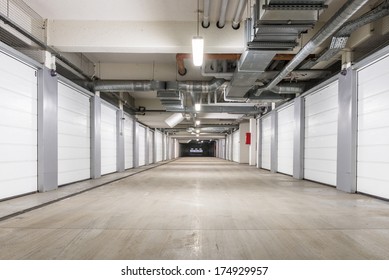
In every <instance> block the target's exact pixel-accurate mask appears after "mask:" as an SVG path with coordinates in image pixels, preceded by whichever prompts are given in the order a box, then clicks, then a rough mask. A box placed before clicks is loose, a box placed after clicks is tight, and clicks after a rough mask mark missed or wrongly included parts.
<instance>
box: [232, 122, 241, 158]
mask: <svg viewBox="0 0 389 280" xmlns="http://www.w3.org/2000/svg"><path fill="white" fill-rule="evenodd" d="M239 138H240V132H239V130H237V131H235V132H234V133H233V134H232V160H233V161H235V162H239V156H240V141H239V140H240V139H239Z"/></svg>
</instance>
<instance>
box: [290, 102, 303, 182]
mask: <svg viewBox="0 0 389 280" xmlns="http://www.w3.org/2000/svg"><path fill="white" fill-rule="evenodd" d="M304 138H305V111H304V98H303V97H297V98H296V99H295V100H294V138H293V177H294V178H296V179H303V178H304Z"/></svg>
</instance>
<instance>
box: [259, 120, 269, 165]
mask: <svg viewBox="0 0 389 280" xmlns="http://www.w3.org/2000/svg"><path fill="white" fill-rule="evenodd" d="M261 143H262V144H261V161H262V165H261V167H262V168H263V169H268V170H270V162H271V117H270V116H268V117H265V118H263V119H262V133H261Z"/></svg>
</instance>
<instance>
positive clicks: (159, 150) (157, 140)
mask: <svg viewBox="0 0 389 280" xmlns="http://www.w3.org/2000/svg"><path fill="white" fill-rule="evenodd" d="M155 148H156V162H160V161H162V151H163V149H162V133H161V132H159V131H158V130H156V131H155Z"/></svg>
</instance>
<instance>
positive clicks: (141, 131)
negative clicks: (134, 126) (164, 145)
mask: <svg viewBox="0 0 389 280" xmlns="http://www.w3.org/2000/svg"><path fill="white" fill-rule="evenodd" d="M138 141H139V142H138V143H139V166H143V165H145V164H146V128H145V127H144V126H142V125H140V124H138Z"/></svg>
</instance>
